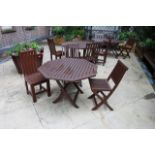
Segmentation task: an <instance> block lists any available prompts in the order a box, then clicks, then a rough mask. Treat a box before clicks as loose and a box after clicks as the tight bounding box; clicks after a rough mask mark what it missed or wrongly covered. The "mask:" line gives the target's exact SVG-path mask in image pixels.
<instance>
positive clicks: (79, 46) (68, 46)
mask: <svg viewBox="0 0 155 155" xmlns="http://www.w3.org/2000/svg"><path fill="white" fill-rule="evenodd" d="M90 42H91V41H68V42H64V43H63V44H62V45H61V46H62V47H63V49H64V50H63V51H64V52H65V55H66V57H72V58H73V57H76V55H77V52H76V51H78V50H83V52H84V51H85V49H86V44H87V43H90Z"/></svg>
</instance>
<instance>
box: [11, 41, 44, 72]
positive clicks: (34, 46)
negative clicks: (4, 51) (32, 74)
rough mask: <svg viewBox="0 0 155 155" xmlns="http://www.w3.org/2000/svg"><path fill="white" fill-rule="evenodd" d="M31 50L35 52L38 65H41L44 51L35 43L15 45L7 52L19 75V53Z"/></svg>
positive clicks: (20, 70)
mask: <svg viewBox="0 0 155 155" xmlns="http://www.w3.org/2000/svg"><path fill="white" fill-rule="evenodd" d="M31 49H33V50H34V51H36V52H37V56H38V65H41V63H42V59H43V52H44V49H43V48H41V46H40V45H39V44H38V43H37V42H30V43H22V44H16V45H15V46H14V47H12V48H11V49H10V51H9V52H8V54H9V55H10V56H11V58H12V60H13V62H14V64H15V66H16V69H17V72H18V73H19V74H22V69H21V66H20V59H19V53H20V52H23V51H28V50H31Z"/></svg>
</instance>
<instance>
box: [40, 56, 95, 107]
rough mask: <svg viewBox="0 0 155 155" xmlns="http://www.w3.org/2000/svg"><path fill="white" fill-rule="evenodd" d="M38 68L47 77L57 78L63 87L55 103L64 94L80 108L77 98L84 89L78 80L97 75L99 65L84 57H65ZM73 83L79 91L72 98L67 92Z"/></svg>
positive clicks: (59, 84)
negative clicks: (78, 83)
mask: <svg viewBox="0 0 155 155" xmlns="http://www.w3.org/2000/svg"><path fill="white" fill-rule="evenodd" d="M38 70H39V71H40V72H41V74H43V76H44V77H46V78H47V79H53V80H56V82H57V84H58V86H59V87H60V89H61V93H60V95H59V96H58V98H56V99H55V100H54V101H53V103H56V102H58V101H59V100H60V99H61V98H62V97H63V96H65V97H67V98H68V100H69V101H70V102H71V104H72V105H73V106H74V107H76V108H78V106H77V105H76V99H77V97H78V94H79V93H83V91H82V90H81V89H80V88H79V86H78V85H77V83H76V82H77V81H79V80H83V79H87V78H90V77H93V76H96V73H97V66H96V65H94V64H92V63H90V62H88V61H87V60H84V59H74V58H64V59H58V60H53V61H48V62H46V63H45V64H44V65H42V66H41V67H39V68H38ZM70 84H73V86H74V87H75V88H76V89H77V92H76V94H75V96H74V98H73V99H72V98H71V96H70V95H69V93H68V92H67V87H68V86H69V85H70Z"/></svg>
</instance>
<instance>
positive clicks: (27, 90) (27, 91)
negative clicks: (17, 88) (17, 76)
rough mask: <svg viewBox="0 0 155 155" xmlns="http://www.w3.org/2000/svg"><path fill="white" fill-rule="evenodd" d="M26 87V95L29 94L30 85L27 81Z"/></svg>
mask: <svg viewBox="0 0 155 155" xmlns="http://www.w3.org/2000/svg"><path fill="white" fill-rule="evenodd" d="M25 86H26V93H27V94H29V89H28V84H27V82H26V81H25Z"/></svg>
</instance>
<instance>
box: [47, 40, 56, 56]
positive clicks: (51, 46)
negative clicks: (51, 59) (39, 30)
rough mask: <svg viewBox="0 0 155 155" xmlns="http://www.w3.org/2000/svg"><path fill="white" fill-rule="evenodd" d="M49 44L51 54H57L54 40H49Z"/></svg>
mask: <svg viewBox="0 0 155 155" xmlns="http://www.w3.org/2000/svg"><path fill="white" fill-rule="evenodd" d="M47 43H48V46H49V49H50V54H51V55H55V54H56V49H55V43H54V40H53V39H51V38H48V39H47Z"/></svg>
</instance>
